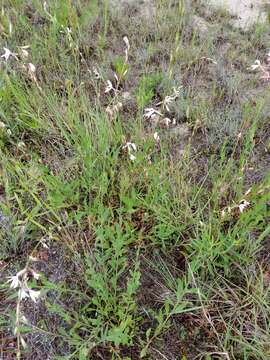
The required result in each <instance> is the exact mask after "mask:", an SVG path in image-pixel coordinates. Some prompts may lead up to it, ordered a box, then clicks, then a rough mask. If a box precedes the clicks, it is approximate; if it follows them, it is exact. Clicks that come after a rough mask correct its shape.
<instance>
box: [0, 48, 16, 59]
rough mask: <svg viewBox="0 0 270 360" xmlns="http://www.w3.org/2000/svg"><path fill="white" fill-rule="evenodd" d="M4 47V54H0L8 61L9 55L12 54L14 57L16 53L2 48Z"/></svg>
mask: <svg viewBox="0 0 270 360" xmlns="http://www.w3.org/2000/svg"><path fill="white" fill-rule="evenodd" d="M3 49H4V51H5V52H4V54H3V55H1V58H4V59H5V60H6V61H8V59H9V58H10V57H11V56H13V57H15V58H16V55H17V54H15V53H13V52H11V51H10V50H9V49H7V48H5V47H4V48H3Z"/></svg>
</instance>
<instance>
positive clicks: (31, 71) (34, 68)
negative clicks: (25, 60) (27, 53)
mask: <svg viewBox="0 0 270 360" xmlns="http://www.w3.org/2000/svg"><path fill="white" fill-rule="evenodd" d="M28 70H29V72H30V73H34V72H36V67H35V65H34V64H32V63H29V64H28Z"/></svg>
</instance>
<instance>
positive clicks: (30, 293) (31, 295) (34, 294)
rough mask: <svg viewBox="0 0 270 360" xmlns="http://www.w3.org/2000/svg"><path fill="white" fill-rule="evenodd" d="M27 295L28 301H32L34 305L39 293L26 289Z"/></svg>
mask: <svg viewBox="0 0 270 360" xmlns="http://www.w3.org/2000/svg"><path fill="white" fill-rule="evenodd" d="M28 294H29V297H30V299H31V300H33V301H34V303H36V302H37V300H38V298H39V297H40V294H41V292H40V291H37V290H32V289H28Z"/></svg>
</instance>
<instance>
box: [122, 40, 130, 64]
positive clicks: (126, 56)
mask: <svg viewBox="0 0 270 360" xmlns="http://www.w3.org/2000/svg"><path fill="white" fill-rule="evenodd" d="M123 41H124V43H125V44H126V48H125V62H126V63H127V62H128V52H129V49H130V44H129V40H128V37H127V36H124V37H123Z"/></svg>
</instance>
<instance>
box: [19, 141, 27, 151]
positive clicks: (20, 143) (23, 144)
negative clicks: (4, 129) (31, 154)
mask: <svg viewBox="0 0 270 360" xmlns="http://www.w3.org/2000/svg"><path fill="white" fill-rule="evenodd" d="M17 146H18V148H19V149H23V148H25V146H26V145H25V143H24V142H23V141H19V142H18V145H17Z"/></svg>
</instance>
